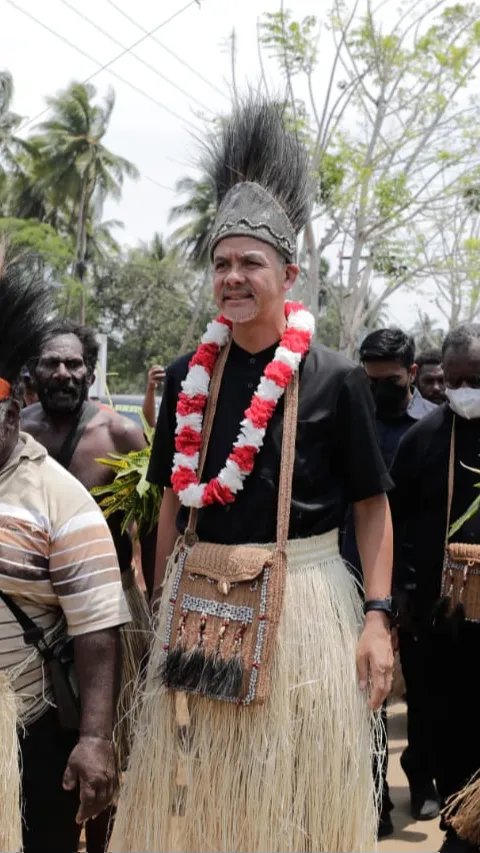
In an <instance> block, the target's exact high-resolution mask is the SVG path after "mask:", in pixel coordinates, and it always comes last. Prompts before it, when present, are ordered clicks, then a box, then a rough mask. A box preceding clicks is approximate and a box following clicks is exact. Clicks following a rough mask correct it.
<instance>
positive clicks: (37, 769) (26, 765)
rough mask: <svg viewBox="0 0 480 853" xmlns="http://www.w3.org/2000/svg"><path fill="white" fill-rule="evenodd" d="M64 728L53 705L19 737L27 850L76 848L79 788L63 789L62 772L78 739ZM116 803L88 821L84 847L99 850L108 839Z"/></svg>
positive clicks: (57, 852)
mask: <svg viewBox="0 0 480 853" xmlns="http://www.w3.org/2000/svg"><path fill="white" fill-rule="evenodd" d="M77 737H78V736H77V734H76V733H75V732H65V731H64V730H63V729H61V728H60V726H59V724H58V718H57V713H56V711H55V710H50V711H47V712H46V713H45V714H44V715H43V716H42V717H41V718H40V719H39V720H37V722H35V723H33V724H32V725H31V726H29V727H28V729H27V731H26V733H25V735H23V736H22V737H21V740H20V749H21V754H22V789H23V801H24V826H23V843H24V851H25V853H76V851H77V850H78V844H79V841H80V833H81V829H82V827H81V826H78V824H76V823H75V816H76V814H77V811H78V806H79V793H78V790H75V791H64V789H63V787H62V779H63V774H64V772H65V768H66V766H67V762H68V758H69V756H70V753H71V751H72V749H73V748H74V746H75V744H76V742H77ZM114 814H115V810H114V808H113V807H112V808H110V809H106V811H104V812H102V814H100V815H99V816H98V817H97V818H96V819H95V820H91V821H88V823H87V824H86V836H87V850H88V851H89V853H103V851H104V850H106V848H107V846H108V842H109V832H110V831H111V828H112V820H113V816H114Z"/></svg>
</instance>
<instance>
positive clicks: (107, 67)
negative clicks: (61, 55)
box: [6, 0, 198, 132]
mask: <svg viewBox="0 0 480 853" xmlns="http://www.w3.org/2000/svg"><path fill="white" fill-rule="evenodd" d="M6 2H7V3H8V4H9V5H10V6H13V8H14V9H17V11H18V12H22V14H23V15H26V17H27V18H30V19H31V20H32V21H34V22H35V23H36V24H38V25H39V26H40V27H42V28H43V29H44V30H47V32H49V33H51V35H54V36H56V38H58V39H60V41H63V42H65V44H67V45H68V46H69V47H71V48H72V49H73V50H76V51H77V53H80V54H81V55H82V56H85V57H86V58H87V59H89V60H90V62H94V63H95V64H96V65H99V66H100V67H99V68H98V69H97V71H94V72H93V73H92V74H90V76H89V77H87V78H86V79H85V80H83V83H84V84H85V83H88V82H89V81H90V80H92V79H93V78H94V77H96V76H97V74H100V72H101V71H105V70H108V71H109V73H110V74H111V75H112V76H113V77H116V79H117V80H120V82H121V83H124V84H125V85H126V86H129V87H130V88H131V89H133V90H134V92H137V93H138V94H140V95H143V96H144V97H145V98H147V100H149V101H151V102H152V103H153V104H155V105H156V106H157V107H160V108H161V109H162V110H165V112H168V113H170V115H173V116H174V117H175V118H178V119H180V121H182V122H184V123H185V124H188V125H190V127H192V128H193V129H194V130H196V131H198V127H197V126H196V125H194V124H193V122H191V121H189V120H188V119H186V118H184V117H183V116H181V115H180V114H179V113H177V112H175V110H172V109H171V108H170V107H168V106H166V104H162V102H161V101H157V99H156V98H154V97H152V96H151V95H149V94H148V93H147V92H145V91H144V90H143V89H141V88H139V87H138V86H135V85H134V83H131V82H130V80H126V79H125V78H124V77H121V76H120V74H117V73H116V72H115V71H112V69H111V68H110V66H111V65H113V63H114V62H116V61H117V60H118V59H120V58H121V57H122V56H125V54H126V53H129V52H130V51H131V50H132V49H133V48H134V47H136V46H137V45H138V44H140V42H142V41H144V39H145V38H147V36H146V35H145V36H143V37H142V38H141V39H138V40H137V41H136V42H134V44H132V45H131V46H130V47H129V48H126V49H125V50H124V51H122V53H119V54H118V55H117V56H115V57H113V59H110V60H109V62H106V63H105V64H104V65H102V64H101V63H100V62H99V60H98V59H95V57H93V56H90V54H88V53H87V52H86V51H84V50H83V49H82V48H81V47H78V45H76V44H74V42H72V41H70V40H69V39H67V38H66V37H65V36H63V35H61V33H58V32H57V31H56V30H54V29H52V27H49V26H48V24H45V23H44V22H43V21H41V20H39V19H38V18H36V17H35V15H32V14H31V12H27V10H26V9H22V7H21V6H18V4H17V3H15V2H14V0H6ZM196 4H197V0H191V2H190V3H188V4H187V5H186V6H183V8H182V9H179V10H178V12H176V13H175V14H174V15H171V17H170V18H168V19H167V20H166V21H163V23H162V24H159V25H158V26H157V27H155V29H154V30H152V32H156V31H157V30H159V29H160V28H161V27H164V26H165V25H166V24H168V23H169V22H170V21H171V20H173V18H175V17H177V16H178V15H180V14H181V13H182V12H184V11H186V9H188V8H189V7H190V6H193V5H196ZM49 111H50V107H46V108H45V109H44V110H42V111H41V112H40V113H38V115H36V116H34V117H33V118H31V119H29V120H28V121H27V122H25V123H24V124H21V125H20V127H19V128H18V131H20V130H24V129H25V128H26V127H29V125H31V124H32V123H33V122H36V121H37V120H38V119H39V118H41V117H42V116H43V115H45V113H47V112H49ZM18 131H17V132H18Z"/></svg>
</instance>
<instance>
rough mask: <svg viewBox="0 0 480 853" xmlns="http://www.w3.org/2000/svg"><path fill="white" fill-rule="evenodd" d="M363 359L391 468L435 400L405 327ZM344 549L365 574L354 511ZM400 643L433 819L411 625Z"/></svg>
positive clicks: (417, 799)
mask: <svg viewBox="0 0 480 853" xmlns="http://www.w3.org/2000/svg"><path fill="white" fill-rule="evenodd" d="M360 360H361V362H362V364H363V367H364V369H365V372H366V374H367V376H368V379H369V382H370V388H371V391H372V394H373V398H374V401H375V414H376V426H377V433H378V439H379V443H380V450H381V452H382V456H383V458H384V460H385V463H386V465H387V467H390V465H391V463H392V460H393V457H394V455H395V451H396V449H397V446H398V443H399V441H400V439H401V438H402V436H403V435H404V434H405V433H406V432H407V430H409V429H410V427H412V426H413V425H414V424H415V423H417V421H419V420H420V419H421V418H423V417H424V416H425V415H426V414H428V413H429V412H431V411H432V410H433V409H434V408H435V407H434V405H433V403H430V402H427V401H426V400H424V399H423V397H422V396H421V394H420V393H419V391H418V390H417V388H415V386H414V382H415V378H416V375H417V365H416V364H415V343H414V340H413V338H412V337H410V336H409V335H406V334H405V333H404V332H402V331H401V329H395V328H392V329H378V330H377V331H375V332H372V333H371V334H369V335H367V337H366V338H365V340H364V341H363V343H362V345H361V347H360ZM342 553H343V556H344V557H345V559H346V560H348V562H349V563H350V564H351V565H352V566H353V567H354V568H355V569H356V571H357V572H358V573H360V560H359V555H358V550H357V546H356V541H355V532H354V529H353V519H352V516H351V514H350V513H349V514H348V517H347V522H346V529H345V537H344V542H343V548H342ZM399 645H400V655H401V661H402V669H403V673H404V678H405V681H406V686H407V704H408V747H407V749H406V750H405V751H404V753H403V755H402V759H401V761H402V767H403V769H404V771H405V773H406V775H407V777H408V780H409V786H410V796H411V811H412V815H413V817H415V819H416V820H431V819H432V818H434V817H436V816H437V815H438V800H437V796H436V791H435V788H434V785H433V783H432V771H431V757H430V751H429V749H428V738H427V737H426V736H425V714H424V710H423V709H424V701H423V687H422V683H421V681H419V679H418V673H417V667H416V659H417V655H418V648H417V643H416V640H415V637H413V636H412V634H411V633H410V632H409V631H407V630H400V631H399ZM383 719H384V724H385V730H386V726H387V709H386V705H384V707H383ZM387 765H388V762H387V761H385V763H384V765H383V774H384V785H383V796H382V804H381V809H380V824H379V837H381V838H385V837H386V836H388V835H391V834H392V833H393V824H392V820H391V817H390V812H391V811H392V809H393V803H392V801H391V799H390V795H389V789H388V783H387V780H386V773H387Z"/></svg>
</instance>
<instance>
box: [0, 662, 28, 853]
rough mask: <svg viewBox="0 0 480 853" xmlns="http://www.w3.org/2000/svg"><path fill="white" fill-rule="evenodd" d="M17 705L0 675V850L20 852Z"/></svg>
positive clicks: (7, 678) (6, 682)
mask: <svg viewBox="0 0 480 853" xmlns="http://www.w3.org/2000/svg"><path fill="white" fill-rule="evenodd" d="M19 716H20V714H19V706H18V701H17V698H16V696H15V692H14V690H13V688H12V685H11V683H10V679H9V677H8V675H7V673H5V672H0V802H1V809H0V850H2V851H3V853H19V851H22V850H23V841H22V812H21V776H20V760H19V759H20V753H19V744H18V735H17V726H18V724H19Z"/></svg>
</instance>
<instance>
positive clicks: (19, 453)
mask: <svg viewBox="0 0 480 853" xmlns="http://www.w3.org/2000/svg"><path fill="white" fill-rule="evenodd" d="M46 455H47V451H46V450H45V448H44V447H43V445H41V444H39V443H38V441H35V439H34V438H32V436H31V435H28V433H26V432H19V434H18V441H17V444H16V446H15V449H14V451H13V453H12V454H11V456H10V457H9V458H8V459H7V461H6V463H5V465H4V466H3V468H2V470H1V471H0V474H4V473H5V472H6V471H11V470H13V469H14V468H17V467H18V465H19V464H20V462H21V461H22V459H31V460H36V459H43V458H44V457H45V456H46Z"/></svg>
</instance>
